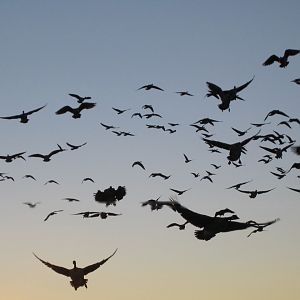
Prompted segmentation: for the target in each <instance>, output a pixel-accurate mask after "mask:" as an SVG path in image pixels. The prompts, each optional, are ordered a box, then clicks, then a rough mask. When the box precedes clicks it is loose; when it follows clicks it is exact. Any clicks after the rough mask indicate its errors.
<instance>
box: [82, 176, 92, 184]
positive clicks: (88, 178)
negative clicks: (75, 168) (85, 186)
mask: <svg viewBox="0 0 300 300" xmlns="http://www.w3.org/2000/svg"><path fill="white" fill-rule="evenodd" d="M87 181H90V182H93V183H95V181H94V180H93V179H92V178H91V177H85V178H83V179H82V181H81V183H84V182H87Z"/></svg>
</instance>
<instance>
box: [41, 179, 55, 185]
mask: <svg viewBox="0 0 300 300" xmlns="http://www.w3.org/2000/svg"><path fill="white" fill-rule="evenodd" d="M48 183H55V184H59V183H58V182H57V181H55V180H53V179H51V180H48V181H46V182H45V183H44V185H46V184H48Z"/></svg>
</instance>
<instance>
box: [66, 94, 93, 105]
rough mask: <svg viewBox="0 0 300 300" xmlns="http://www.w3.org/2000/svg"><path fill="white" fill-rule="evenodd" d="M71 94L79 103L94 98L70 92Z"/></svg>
mask: <svg viewBox="0 0 300 300" xmlns="http://www.w3.org/2000/svg"><path fill="white" fill-rule="evenodd" d="M69 96H71V97H73V98H75V99H77V103H82V102H83V101H85V100H90V99H92V98H91V97H82V96H79V95H77V94H69Z"/></svg>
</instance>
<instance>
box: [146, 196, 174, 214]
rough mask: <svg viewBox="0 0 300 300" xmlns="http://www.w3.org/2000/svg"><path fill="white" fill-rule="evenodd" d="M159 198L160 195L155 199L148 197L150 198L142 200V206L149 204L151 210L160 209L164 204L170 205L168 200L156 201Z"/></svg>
mask: <svg viewBox="0 0 300 300" xmlns="http://www.w3.org/2000/svg"><path fill="white" fill-rule="evenodd" d="M159 199H160V196H159V197H158V198H157V199H150V200H147V201H144V202H142V206H147V205H149V206H150V208H151V210H152V211H154V210H159V209H162V208H163V207H164V206H165V205H166V206H170V207H172V206H171V204H170V201H158V200H159Z"/></svg>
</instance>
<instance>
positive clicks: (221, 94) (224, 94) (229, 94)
mask: <svg viewBox="0 0 300 300" xmlns="http://www.w3.org/2000/svg"><path fill="white" fill-rule="evenodd" d="M253 79H254V77H253V78H252V79H251V80H249V81H248V82H246V83H245V84H243V85H241V86H239V87H235V86H234V87H233V89H231V90H224V91H223V90H222V89H221V88H220V87H219V86H217V85H216V84H214V83H211V82H206V84H207V86H208V88H209V91H208V93H207V94H206V96H207V97H210V96H214V97H215V98H217V99H219V100H221V104H219V105H218V107H219V109H220V110H222V111H224V110H227V109H228V110H229V111H230V102H231V101H233V100H237V99H238V100H244V99H243V98H241V97H240V96H239V95H238V93H239V92H241V91H242V90H243V89H245V88H246V87H247V86H248V85H249V84H250V83H251V82H252V81H253Z"/></svg>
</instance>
